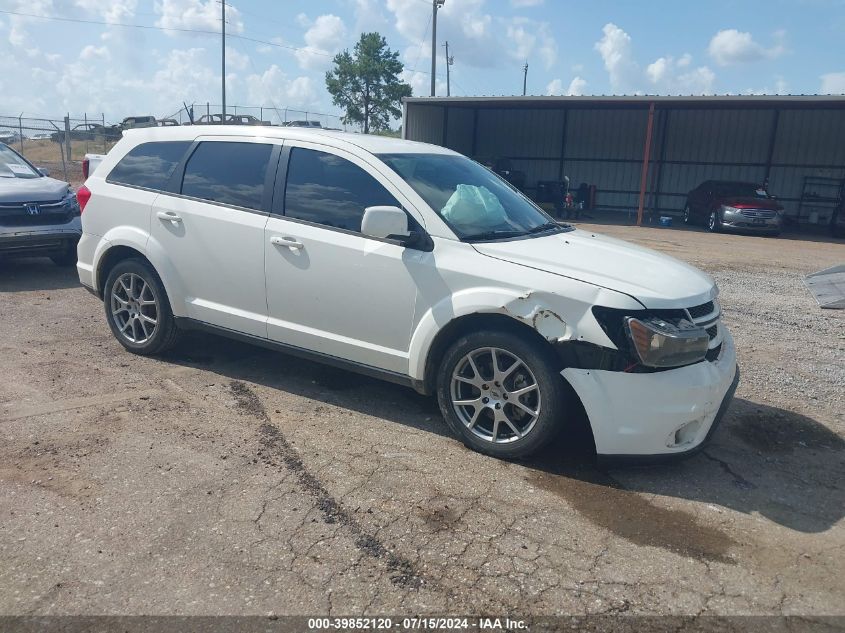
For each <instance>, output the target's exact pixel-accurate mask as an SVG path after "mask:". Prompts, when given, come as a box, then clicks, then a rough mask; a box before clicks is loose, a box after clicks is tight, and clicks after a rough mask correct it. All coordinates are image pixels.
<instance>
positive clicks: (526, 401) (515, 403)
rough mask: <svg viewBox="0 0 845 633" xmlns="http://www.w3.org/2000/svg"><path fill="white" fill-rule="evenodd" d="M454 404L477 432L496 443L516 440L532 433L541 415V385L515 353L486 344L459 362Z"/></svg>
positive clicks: (454, 380) (453, 395) (456, 366)
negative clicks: (486, 345)
mask: <svg viewBox="0 0 845 633" xmlns="http://www.w3.org/2000/svg"><path fill="white" fill-rule="evenodd" d="M451 398H452V407H453V409H454V411H455V413H456V414H457V416H458V419H459V420H460V421H461V422H462V423H463V424H464V426H466V427H467V429H469V430H470V431H471V432H472V433H473V434H474V435H476V436H478V437H479V438H481V439H483V440H485V441H487V442H490V443H493V444H503V443H508V442H514V441H516V440H519V439H522V438H524V437H525V436H526V435H528V434H529V433H530V432H531V430H532V429H533V428H534V426H535V425H536V423H537V419H538V418H539V417H540V408H541V405H542V398H541V394H540V385H539V383H538V382H537V379H536V378H535V377H534V374H533V372H532V371H531V369H530V368H529V367H528V365H526V364H525V362H524V361H523V360H522V359H520V358H519V357H518V356H516V355H515V354H513V353H511V352H509V351H507V350H504V349H500V348H497V347H484V348H480V349H476V350H473V351H471V352H469V353H468V354H466V355H465V356H464V357H463V358H462V359H461V360H460V361H459V362H458V363H457V365H455V371H454V372H453V374H452V383H451Z"/></svg>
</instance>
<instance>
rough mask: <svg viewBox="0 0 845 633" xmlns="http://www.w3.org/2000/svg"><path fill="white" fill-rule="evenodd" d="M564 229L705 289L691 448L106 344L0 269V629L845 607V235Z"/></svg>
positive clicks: (84, 323) (256, 354) (376, 385)
mask: <svg viewBox="0 0 845 633" xmlns="http://www.w3.org/2000/svg"><path fill="white" fill-rule="evenodd" d="M582 228H586V229H589V230H598V231H602V232H604V233H607V234H611V235H614V236H618V237H623V238H626V239H630V240H632V241H636V242H639V243H641V244H644V245H646V246H650V247H652V248H656V249H658V250H661V251H664V252H667V253H670V254H672V255H676V256H678V257H681V258H683V259H686V260H688V261H690V262H692V263H694V264H696V265H698V266H700V267H701V268H703V269H705V270H707V271H708V272H710V273H711V274H712V275H713V276H714V277H715V278H716V279H717V281H718V282H719V285H720V288H721V291H722V295H721V299H722V304H723V307H724V312H725V322H726V323H727V325H728V326H729V327H730V329H731V330H732V331H733V333H734V336H735V338H736V341H737V347H738V353H739V359H740V363H741V365H742V369H743V381H742V383H741V384H740V387H739V390H738V392H737V398H736V400H735V401H734V403H733V405H732V406H731V408H730V410H729V413H728V415H727V417H726V419H725V421H724V426H723V427H721V428H720V429H719V431H718V433H717V434H716V435H715V437H714V441H713V443H712V444H711V445H710V446H709V447H708V448H707V450H706V451H704V452H703V453H701V454H699V455H697V456H695V457H693V458H691V459H689V460H687V461H685V462H682V463H679V464H676V465H671V466H660V467H652V468H645V469H612V470H600V469H597V468H596V467H595V466H593V465H592V462H591V460H590V456H589V455H588V454H586V453H585V451H584V450H583V449H581V448H578V447H577V446H573V445H572V443H569V442H567V441H566V440H565V439H563V440H561V442H559V443H558V444H557V445H556V446H553V447H551V448H550V449H549V450H548V451H546V452H545V453H544V454H543V455H540V456H539V457H537V458H535V459H532V460H530V461H525V462H513V463H509V462H504V461H496V460H493V459H490V458H487V457H483V456H481V455H478V454H475V453H472V452H470V451H467V450H466V449H465V448H464V447H463V446H462V445H461V444H460V443H458V442H457V441H456V440H455V439H453V438H452V437H451V436H450V435H449V432H448V430H447V429H446V426H445V423H444V422H443V421H442V419H441V418H440V417H439V414H438V411H437V407H436V405H435V403H434V402H433V401H432V400H430V399H427V398H424V397H421V396H419V395H417V394H415V393H413V392H412V391H410V390H407V389H404V388H400V387H397V386H394V385H390V384H387V383H382V382H378V381H375V380H371V379H367V378H363V377H359V376H355V375H352V374H348V373H345V372H342V371H337V370H333V369H327V368H324V367H321V366H318V365H315V364H311V363H307V362H303V361H301V360H297V359H294V358H291V357H287V356H284V355H282V354H277V353H273V352H269V351H266V350H262V349H258V348H253V347H249V346H246V345H243V344H239V343H234V342H229V341H225V340H222V339H218V338H214V337H211V336H206V335H202V336H200V335H191V336H190V337H188V338H187V339H186V340H185V341H184V342H183V343H182V344H180V346H179V348H178V349H177V350H175V351H174V352H172V353H170V354H168V355H167V356H166V357H164V358H155V359H154V358H137V357H133V356H131V355H129V354H127V353H125V352H124V351H123V349H122V348H121V347H120V346H119V345H118V343H117V342H116V341H115V340H114V339H113V338H112V337H111V334H110V333H109V331H108V328H107V327H106V325H105V322H104V318H103V314H102V305H101V304H100V303H99V301H98V300H97V299H96V298H94V297H93V296H91V295H89V294H88V293H86V292H85V291H84V290H83V289H81V288H80V287H79V286H78V285H77V283H76V280H75V274H74V272H73V271H68V270H62V269H58V268H55V267H53V266H52V264H50V262H49V261H48V260H28V261H27V260H19V261H14V262H6V263H3V264H0V305H2V319H0V373H2V375H3V376H4V380H3V381H2V382H0V434H2V443H0V614H38V615H42V614H266V613H271V612H274V613H278V614H312V615H313V614H325V613H330V614H335V615H337V614H347V615H349V614H361V613H367V614H378V613H381V614H386V613H387V614H389V613H393V614H410V613H417V614H419V613H440V614H444V613H497V614H501V613H511V614H517V615H522V616H526V615H539V614H588V613H637V614H698V613H708V614H805V615H806V614H837V615H845V586H844V585H843V581H842V569H843V566H844V565H845V530H843V524H842V518H843V513H845V494H843V491H844V490H845V481H844V479H843V474H845V466H843V455H845V452H843V449H845V441H844V440H843V436H844V435H845V418H844V417H843V392H845V390H844V389H843V385H845V314H843V313H842V312H841V311H840V312H834V311H829V312H823V311H821V310H820V309H818V307H817V306H816V305H815V302H814V300H813V299H812V297H811V296H810V295H809V294H808V292H807V291H806V289H805V288H804V287H803V284H802V277H803V275H805V274H807V273H809V272H811V271H813V270H817V269H820V268H823V267H826V266H830V265H833V264H835V263H841V262H843V261H845V247H844V246H843V243H842V242H829V241H824V240H821V239H819V240H807V239H803V240H802V239H788V238H784V239H777V240H775V239H765V238H757V237H741V236H714V235H709V234H706V233H703V232H700V231H681V230H666V229H656V228H643V229H636V228H633V227H621V226H601V227H597V226H592V225H587V224H584V225H582Z"/></svg>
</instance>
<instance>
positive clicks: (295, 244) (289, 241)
mask: <svg viewBox="0 0 845 633" xmlns="http://www.w3.org/2000/svg"><path fill="white" fill-rule="evenodd" d="M270 243H271V244H274V245H275V246H284V247H286V248H289V249H291V250H294V251H298V250H299V249H300V248H303V246H305V245H304V244H303V243H302V242H300V241H299V240H297V239H296V238H295V237H288V236H284V237H282V236H279V235H274V236H273V237H271V238H270Z"/></svg>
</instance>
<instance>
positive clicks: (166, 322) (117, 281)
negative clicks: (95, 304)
mask: <svg viewBox="0 0 845 633" xmlns="http://www.w3.org/2000/svg"><path fill="white" fill-rule="evenodd" d="M103 306H104V307H105V311H106V321H108V324H109V327H110V328H111V331H112V334H114V337H115V338H116V339H117V340H118V342H120V344H121V345H123V347H125V348H126V349H127V350H128V351H130V352H132V353H133V354H141V355H144V356H146V355H150V354H159V353H161V352H164V351H165V350H167V349H169V348H171V347H173V345H174V344H175V343H176V339H177V336H178V333H179V330H178V329H177V327H176V320H175V319H174V318H173V311H172V310H171V309H170V301H169V300H168V298H167V293H166V292H165V290H164V285H162V283H161V279H159V276H158V274H157V273H156V271H155V270H154V269H153V267H152V266H150V264H149V263H147V262H146V261H144V260H141V259H134V258H132V259H125V260H123V261H121V262H118V263H117V265H116V266H115V267H114V268H112V269H111V272H109V275H108V277H107V278H106V284H105V287H104V290H103Z"/></svg>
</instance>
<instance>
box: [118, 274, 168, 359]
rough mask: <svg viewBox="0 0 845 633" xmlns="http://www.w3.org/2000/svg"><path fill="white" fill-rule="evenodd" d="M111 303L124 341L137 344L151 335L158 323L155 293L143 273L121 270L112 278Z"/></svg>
mask: <svg viewBox="0 0 845 633" xmlns="http://www.w3.org/2000/svg"><path fill="white" fill-rule="evenodd" d="M110 306H111V314H112V318H113V319H114V323H115V325H116V326H117V330H118V332H120V335H121V336H122V337H124V338H125V339H126V340H127V341H129V342H130V343H135V344H136V345H140V344H143V343H146V342H147V341H149V340H150V339H151V338H152V337H153V335H154V334H155V332H156V327H157V326H158V316H159V306H158V297H156V294H155V291H154V290H153V287H152V286H151V285H150V284H148V283H147V282H146V281H145V280H144V279H143V277H141V276H140V275H137V274H135V273H124V274H122V275H121V276H120V277H118V278H117V279H115V281H114V284H113V285H112V289H111V297H110Z"/></svg>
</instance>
